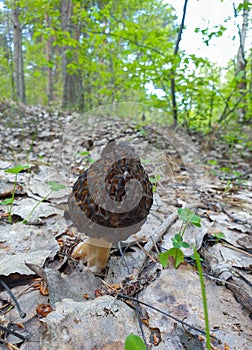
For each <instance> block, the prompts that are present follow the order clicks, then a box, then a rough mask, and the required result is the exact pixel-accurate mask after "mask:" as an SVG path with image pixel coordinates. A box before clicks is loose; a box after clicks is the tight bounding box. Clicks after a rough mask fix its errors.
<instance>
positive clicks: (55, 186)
mask: <svg viewBox="0 0 252 350" xmlns="http://www.w3.org/2000/svg"><path fill="white" fill-rule="evenodd" d="M47 184H48V185H49V186H50V192H49V193H48V194H47V195H46V196H45V197H43V198H42V199H41V200H40V201H39V202H38V203H36V205H35V206H34V207H33V208H32V210H31V212H30V213H29V215H28V216H27V217H26V218H25V219H24V220H23V221H21V222H22V223H23V224H27V222H28V220H29V218H30V217H31V216H32V214H33V213H34V211H35V210H36V208H37V207H38V206H39V205H40V204H41V203H42V202H43V201H45V200H46V199H47V198H48V197H49V196H50V195H51V194H52V193H53V192H55V191H59V190H62V189H64V188H66V186H65V185H62V184H60V183H59V182H57V181H48V182H47Z"/></svg>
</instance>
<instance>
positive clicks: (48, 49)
mask: <svg viewBox="0 0 252 350" xmlns="http://www.w3.org/2000/svg"><path fill="white" fill-rule="evenodd" d="M45 20H46V25H47V27H50V26H51V19H50V16H49V15H48V14H46V15H45ZM52 50H53V46H52V37H51V36H49V38H48V40H47V42H46V59H47V62H48V66H47V100H48V102H49V103H50V102H52V101H53V68H52V57H53V55H52Z"/></svg>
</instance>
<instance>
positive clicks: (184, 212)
mask: <svg viewBox="0 0 252 350" xmlns="http://www.w3.org/2000/svg"><path fill="white" fill-rule="evenodd" d="M178 217H179V219H180V220H182V221H184V222H190V223H191V224H193V225H194V226H197V227H201V225H200V217H199V216H198V215H196V214H194V213H193V212H192V211H191V210H190V209H188V208H179V209H178Z"/></svg>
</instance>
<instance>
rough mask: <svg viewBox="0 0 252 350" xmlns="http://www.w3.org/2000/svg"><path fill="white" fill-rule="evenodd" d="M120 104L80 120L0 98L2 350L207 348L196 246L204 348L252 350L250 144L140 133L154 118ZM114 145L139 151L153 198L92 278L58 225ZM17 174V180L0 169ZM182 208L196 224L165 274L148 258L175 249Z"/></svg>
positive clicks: (66, 225) (69, 231)
mask: <svg viewBox="0 0 252 350" xmlns="http://www.w3.org/2000/svg"><path fill="white" fill-rule="evenodd" d="M124 107H125V106H124ZM124 107H122V106H117V108H116V109H113V110H109V109H108V108H104V109H103V108H99V109H97V110H96V111H92V112H89V113H88V114H85V115H80V114H77V113H75V114H70V113H69V114H68V113H64V112H59V111H55V110H53V109H52V110H51V111H49V110H48V109H47V110H46V109H43V108H42V107H25V106H22V107H17V106H16V105H15V104H13V103H9V102H7V101H5V102H1V104H0V120H1V125H0V140H1V157H0V197H1V198H0V200H1V203H2V205H0V344H1V348H2V349H22V350H35V349H36V350H37V349H41V350H48V349H61V350H67V349H76V350H78V349H80V350H95V349H97V350H98V349H100V350H108V349H109V350H113V349H117V350H123V349H124V341H125V338H126V337H127V336H128V335H129V334H131V333H134V334H137V335H139V336H140V337H141V338H142V339H145V341H146V343H147V345H148V348H149V349H157V350H174V349H186V350H191V349H194V350H195V349H205V348H206V344H205V336H204V331H205V324H204V313H203V305H202V295H201V286H200V282H199V275H198V272H197V269H196V267H195V261H194V260H193V259H192V258H191V256H192V255H193V247H196V248H197V250H198V251H199V253H200V255H201V257H202V259H203V260H202V267H203V272H204V279H205V287H206V295H207V304H208V313H209V323H210V331H211V334H212V335H213V336H214V337H215V338H212V349H219V350H227V349H232V350H241V349H243V350H249V349H251V348H252V332H251V317H252V302H251V301H252V287H251V286H252V275H251V266H252V235H251V234H252V191H251V188H252V171H251V170H252V150H251V147H250V149H249V148H245V147H244V145H241V144H239V143H238V144H237V143H234V144H233V143H232V142H231V143H230V142H229V144H227V143H225V142H222V141H221V139H220V137H219V136H218V135H219V134H218V133H217V132H216V133H211V134H209V135H207V136H205V137H204V136H202V135H200V134H197V133H194V134H191V135H188V134H187V133H186V131H185V130H184V129H183V128H181V127H179V128H174V127H172V126H170V127H169V126H167V127H165V126H164V125H161V124H160V123H153V122H152V123H151V122H150V120H154V119H155V120H158V113H156V114H155V112H151V113H150V114H149V115H147V116H146V120H143V119H145V118H143V115H142V113H140V112H139V111H138V110H137V108H136V109H135V110H134V108H132V106H130V108H129V110H127V111H125V108H124ZM120 108H121V110H123V112H122V111H121V113H119V109H120ZM127 113H128V114H127ZM129 113H131V114H129ZM127 115H131V116H132V118H129V117H127ZM112 139H114V140H116V141H127V142H129V143H130V144H131V145H132V146H133V147H134V148H135V149H136V151H137V154H138V155H139V156H140V159H141V161H142V164H143V166H144V167H145V170H146V172H147V173H148V174H149V176H150V178H151V179H152V181H153V183H154V184H155V187H156V188H155V191H154V203H153V206H152V209H151V212H150V214H149V216H148V218H147V221H146V223H145V224H144V225H143V226H142V229H141V231H140V232H138V233H137V234H135V235H133V236H131V237H130V238H129V239H128V240H127V241H126V242H122V244H121V252H120V249H118V247H113V248H112V250H111V253H110V259H109V262H108V265H107V269H106V271H104V272H103V273H102V274H99V275H95V274H93V273H92V272H90V271H89V270H88V269H87V268H86V267H85V266H83V264H81V263H78V262H77V261H75V260H74V259H73V258H72V257H71V252H72V250H73V248H74V247H75V246H76V244H77V243H78V242H80V240H83V239H85V235H84V234H83V233H79V232H78V231H77V229H76V228H75V227H73V225H72V224H71V222H70V220H68V215H67V210H68V207H67V197H68V195H69V194H70V192H71V188H72V185H73V184H74V182H75V181H76V179H77V178H78V176H79V175H80V174H81V173H82V172H83V170H84V169H86V168H88V167H89V166H90V164H91V163H92V162H94V161H96V160H97V159H99V157H100V154H101V151H102V149H103V148H104V146H105V145H106V144H107V142H108V140H112ZM17 164H20V165H22V166H23V167H22V169H21V168H20V169H19V170H21V171H20V172H19V173H18V174H15V170H14V173H11V172H6V171H5V170H6V169H10V168H13V167H14V166H16V165H17ZM25 165H29V167H28V168H27V167H25ZM14 169H15V168H14ZM16 170H17V168H16ZM48 182H49V183H48ZM59 184H60V185H59ZM13 193H14V194H15V196H14V197H13V200H14V201H13V204H12V208H11V204H6V199H8V198H11V196H12V194H13ZM4 203H5V204H6V205H4ZM9 203H10V202H9ZM182 207H187V208H191V210H192V211H195V212H196V214H197V215H198V216H199V217H200V218H201V227H195V226H188V228H187V230H186V232H185V235H184V240H185V241H186V242H188V243H189V245H190V248H184V249H183V253H184V256H185V261H184V262H183V263H182V264H181V265H180V266H179V267H178V268H175V267H174V266H173V261H172V260H169V263H168V267H167V268H166V269H163V268H162V266H161V264H160V263H159V259H158V252H160V251H165V249H170V248H172V238H173V237H174V236H175V234H177V233H178V232H179V231H180V228H181V221H180V220H179V219H178V215H177V210H178V208H182ZM10 209H11V220H12V223H10V222H9V220H10V215H8V212H9V213H10ZM23 220H25V222H22V221H23ZM6 285H7V286H8V287H9V288H11V291H12V293H13V294H14V296H15V297H16V299H17V304H16V303H15V302H14V301H13V298H12V297H11V296H10V294H9V292H8V290H7V289H8V288H7V289H6ZM48 294H49V295H48ZM118 294H120V295H122V294H123V295H125V298H123V297H122V296H118ZM127 297H128V299H127ZM130 298H134V299H138V300H139V301H141V302H143V303H145V305H138V303H137V301H136V300H131V299H130ZM152 307H154V309H153V308H152Z"/></svg>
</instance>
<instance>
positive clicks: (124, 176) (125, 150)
mask: <svg viewBox="0 0 252 350" xmlns="http://www.w3.org/2000/svg"><path fill="white" fill-rule="evenodd" d="M152 202H153V193H152V184H151V182H150V180H149V178H148V175H147V174H146V173H145V170H144V168H143V167H142V165H141V163H140V159H139V157H138V156H137V155H136V153H135V150H134V148H133V147H131V146H130V145H129V144H128V143H126V142H120V143H118V144H116V143H115V142H114V141H113V142H110V143H108V144H107V146H106V147H105V149H104V150H103V152H102V155H101V159H99V160H98V161H96V162H95V163H93V164H92V165H91V166H90V168H89V169H88V170H86V171H85V172H84V173H83V174H82V175H81V176H80V177H79V178H78V180H77V181H76V183H75V184H74V186H73V191H72V193H71V194H70V196H69V199H68V205H69V214H70V217H71V219H72V221H73V224H74V225H75V226H76V227H77V228H78V230H79V231H80V232H83V233H85V234H86V235H87V236H88V239H87V240H86V241H85V242H84V243H81V244H79V245H78V246H77V247H76V248H75V250H74V252H73V254H72V256H73V257H74V258H77V259H82V260H84V261H86V262H87V265H88V267H89V268H90V269H91V270H92V271H93V272H99V271H101V270H103V269H104V268H105V267H106V264H107V260H108V257H109V251H110V248H111V246H112V244H114V245H117V244H118V242H120V241H124V240H126V239H127V238H128V237H129V236H130V235H132V234H133V233H136V232H138V231H139V230H140V228H141V226H142V225H143V223H144V222H145V220H146V217H147V215H148V214H149V211H150V208H151V206H152Z"/></svg>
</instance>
